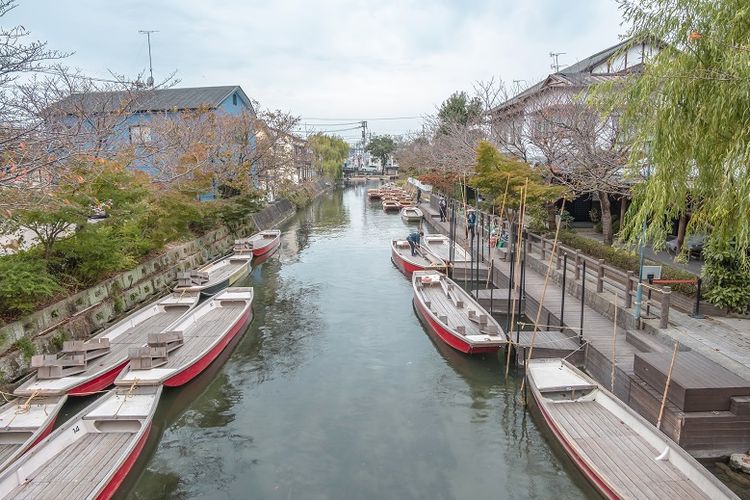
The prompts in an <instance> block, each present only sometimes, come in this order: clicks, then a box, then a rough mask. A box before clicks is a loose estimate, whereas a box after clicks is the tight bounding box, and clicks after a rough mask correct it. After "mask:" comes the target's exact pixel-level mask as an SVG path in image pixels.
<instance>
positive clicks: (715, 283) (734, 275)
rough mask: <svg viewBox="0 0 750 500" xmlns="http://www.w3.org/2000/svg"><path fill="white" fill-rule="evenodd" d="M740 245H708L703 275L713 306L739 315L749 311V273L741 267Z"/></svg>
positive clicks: (707, 294) (713, 243)
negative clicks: (708, 286) (708, 287)
mask: <svg viewBox="0 0 750 500" xmlns="http://www.w3.org/2000/svg"><path fill="white" fill-rule="evenodd" d="M743 253H744V252H742V251H740V249H739V248H738V247H737V244H736V243H734V242H732V243H730V245H728V246H725V245H720V244H717V243H716V242H714V241H710V242H708V244H706V245H705V246H704V248H703V258H704V260H705V265H704V266H703V276H704V277H705V278H706V281H707V283H708V284H709V285H710V287H711V288H710V290H709V291H708V292H707V293H706V294H705V295H706V299H708V301H709V302H711V303H712V304H714V305H716V306H718V307H721V308H725V309H729V310H730V311H734V312H738V313H747V312H748V311H750V272H749V271H748V269H747V268H746V267H744V266H743V265H742V258H741V257H740V255H741V254H743Z"/></svg>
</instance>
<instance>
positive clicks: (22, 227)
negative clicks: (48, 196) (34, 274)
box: [11, 200, 86, 259]
mask: <svg viewBox="0 0 750 500" xmlns="http://www.w3.org/2000/svg"><path fill="white" fill-rule="evenodd" d="M85 222H86V216H85V212H84V209H83V208H82V207H80V206H77V205H75V204H72V203H70V202H68V201H67V200H63V202H58V201H53V202H50V203H47V204H45V205H43V206H36V207H31V208H26V209H21V210H18V211H16V212H15V213H14V214H13V217H12V219H11V225H14V226H15V227H16V228H17V231H18V233H19V234H20V238H21V239H22V238H23V233H24V232H26V231H28V232H30V233H31V235H33V236H32V238H33V240H34V241H33V242H36V243H39V244H40V245H42V248H43V249H44V258H45V259H49V257H50V254H51V252H52V247H53V246H54V245H55V243H56V242H57V241H59V240H60V239H62V238H63V237H65V236H66V235H69V234H70V233H71V232H72V231H73V230H74V229H75V228H76V226H77V225H79V224H83V223H85ZM27 243H28V242H27Z"/></svg>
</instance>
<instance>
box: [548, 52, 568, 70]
mask: <svg viewBox="0 0 750 500" xmlns="http://www.w3.org/2000/svg"><path fill="white" fill-rule="evenodd" d="M563 54H566V52H550V53H549V56H550V57H551V58H552V64H550V65H549V67H550V68H551V69H553V70H554V71H555V73H557V72H558V71H560V56H561V55H563Z"/></svg>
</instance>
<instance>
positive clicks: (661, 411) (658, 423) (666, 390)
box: [656, 342, 680, 430]
mask: <svg viewBox="0 0 750 500" xmlns="http://www.w3.org/2000/svg"><path fill="white" fill-rule="evenodd" d="M679 346H680V343H679V342H675V343H674V351H672V361H670V363H669V371H668V372H667V382H666V383H665V384H664V394H662V396H661V406H659V418H657V419H656V428H657V429H658V430H661V418H662V417H663V416H664V406H665V405H666V404H667V394H668V393H669V383H670V382H671V381H672V368H674V361H675V359H676V358H677V348H678V347H679Z"/></svg>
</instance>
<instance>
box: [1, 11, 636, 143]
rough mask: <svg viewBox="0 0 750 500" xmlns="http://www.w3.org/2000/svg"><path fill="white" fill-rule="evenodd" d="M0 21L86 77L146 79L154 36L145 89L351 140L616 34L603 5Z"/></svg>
mask: <svg viewBox="0 0 750 500" xmlns="http://www.w3.org/2000/svg"><path fill="white" fill-rule="evenodd" d="M2 22H3V25H4V26H10V25H17V24H21V25H23V26H25V27H26V28H27V29H28V30H30V31H31V33H32V37H33V38H35V39H39V40H45V41H47V42H48V44H49V46H50V48H53V49H57V50H61V51H66V52H71V53H72V54H71V55H70V56H69V57H68V58H67V60H66V61H65V63H66V64H67V65H69V66H71V67H76V68H80V69H82V70H83V71H84V72H85V73H86V74H88V75H90V76H98V77H108V76H109V75H110V72H114V73H116V74H120V75H126V76H128V77H135V76H136V75H138V74H141V73H143V72H144V71H146V70H147V68H148V49H147V45H146V38H145V35H142V34H139V33H138V30H158V33H154V34H153V35H152V39H151V44H152V56H153V70H154V78H155V80H156V81H157V82H158V81H160V80H161V79H164V78H165V77H167V76H168V75H170V74H172V73H173V72H176V78H177V79H179V83H178V86H179V87H196V86H214V85H240V86H241V87H242V88H243V90H244V91H245V93H246V94H247V95H249V96H250V97H251V98H252V99H254V100H257V101H258V102H259V103H260V106H261V108H268V109H281V110H284V111H288V112H291V113H293V114H294V115H297V116H300V117H301V118H302V123H303V124H307V126H306V128H307V129H308V130H328V131H334V130H335V131H336V133H337V134H339V135H341V136H342V137H344V138H345V139H350V138H351V139H352V140H353V139H354V138H355V137H357V136H358V134H359V133H360V132H359V131H357V130H343V129H346V128H349V127H350V126H349V125H334V124H337V123H346V122H350V121H352V120H354V119H356V120H368V126H369V129H370V131H371V132H372V133H374V134H384V133H388V134H404V133H408V132H409V131H414V130H418V129H419V128H420V127H421V123H422V118H421V117H423V116H424V115H427V114H434V113H435V111H436V109H437V107H438V106H439V105H440V103H441V102H442V101H443V100H445V99H446V98H447V97H448V96H450V94H451V93H453V92H455V91H457V90H466V91H467V92H471V91H472V88H473V85H474V84H475V82H477V81H480V80H481V81H486V80H489V79H490V78H492V77H495V78H501V79H502V80H503V81H505V82H506V83H507V84H508V86H514V83H513V82H514V81H517V82H516V84H515V85H516V86H518V85H520V86H527V85H531V84H533V83H535V82H536V81H538V80H540V79H542V78H544V77H545V76H546V75H547V74H549V73H551V72H552V70H551V69H550V63H551V58H550V56H549V53H550V52H564V53H565V54H562V55H561V56H560V63H561V65H562V66H563V67H564V66H565V65H569V64H573V63H575V62H576V61H578V60H580V59H583V58H585V57H587V56H589V55H591V54H594V53H596V52H598V51H600V50H602V49H604V48H606V47H609V46H611V45H614V44H615V43H617V42H618V41H619V35H621V34H622V33H623V32H624V31H625V28H624V27H623V26H622V25H621V22H622V21H621V16H620V13H619V11H618V9H617V4H616V2H615V0H522V1H518V0H438V1H413V0H348V1H344V0H321V1H317V0H307V1H304V0H270V1H269V0H265V1H263V2H258V1H254V0H221V1H207V0H119V1H117V2H113V1H109V0H75V1H73V0H19V5H18V7H17V8H16V9H15V10H13V11H12V12H11V13H10V14H8V15H7V16H6V17H5V18H4V19H3V20H2ZM402 117H411V118H409V119H400V118H402ZM321 118H329V119H330V120H321ZM384 118H399V119H398V120H390V119H384ZM324 124H325V125H324ZM328 124H330V125H328Z"/></svg>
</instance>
